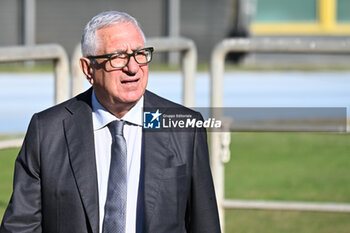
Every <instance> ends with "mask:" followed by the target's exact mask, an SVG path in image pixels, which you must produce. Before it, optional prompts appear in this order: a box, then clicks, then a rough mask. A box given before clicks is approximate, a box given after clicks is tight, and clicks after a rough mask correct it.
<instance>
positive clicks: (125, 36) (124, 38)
mask: <svg viewBox="0 0 350 233" xmlns="http://www.w3.org/2000/svg"><path fill="white" fill-rule="evenodd" d="M97 35H98V36H97V39H98V44H99V46H98V47H99V49H98V50H100V51H101V52H105V53H112V52H124V51H128V50H137V49H141V48H143V47H144V41H143V36H142V34H141V32H140V30H139V29H138V28H137V27H136V26H135V25H133V24H132V23H118V24H114V25H110V26H106V27H103V28H100V29H99V30H98V31H97Z"/></svg>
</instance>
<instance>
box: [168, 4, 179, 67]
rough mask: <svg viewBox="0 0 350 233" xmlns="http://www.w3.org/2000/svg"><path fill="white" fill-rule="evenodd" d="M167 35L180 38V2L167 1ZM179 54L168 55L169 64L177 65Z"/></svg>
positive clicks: (171, 53)
mask: <svg viewBox="0 0 350 233" xmlns="http://www.w3.org/2000/svg"><path fill="white" fill-rule="evenodd" d="M168 35H169V37H175V38H177V37H179V36H180V0H168ZM179 60H180V54H179V52H170V53H169V60H168V61H169V64H170V65H172V66H177V65H179Z"/></svg>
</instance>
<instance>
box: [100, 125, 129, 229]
mask: <svg viewBox="0 0 350 233" xmlns="http://www.w3.org/2000/svg"><path fill="white" fill-rule="evenodd" d="M123 127H124V121H118V120H116V121H112V122H111V123H109V124H108V128H109V131H110V132H111V134H112V148H111V164H110V168H109V178H108V188H107V199H106V204H105V216H104V219H103V230H102V232H103V233H125V224H126V197H127V153H126V142H125V139H124V137H123Z"/></svg>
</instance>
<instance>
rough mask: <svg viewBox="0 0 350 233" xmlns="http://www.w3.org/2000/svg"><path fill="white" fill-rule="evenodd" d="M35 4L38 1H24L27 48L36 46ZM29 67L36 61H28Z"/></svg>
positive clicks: (24, 34)
mask: <svg viewBox="0 0 350 233" xmlns="http://www.w3.org/2000/svg"><path fill="white" fill-rule="evenodd" d="M35 4H36V0H24V2H23V5H22V6H23V11H22V12H23V14H24V16H23V17H22V20H23V22H22V24H23V29H22V30H23V34H22V36H23V43H24V45H25V46H33V45H35V14H36V11H35ZM25 64H26V65H27V66H33V65H34V61H27V62H26V63H25Z"/></svg>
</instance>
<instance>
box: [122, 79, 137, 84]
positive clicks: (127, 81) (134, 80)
mask: <svg viewBox="0 0 350 233" xmlns="http://www.w3.org/2000/svg"><path fill="white" fill-rule="evenodd" d="M139 80H140V79H139V78H138V79H131V80H123V81H121V83H122V84H128V83H136V82H138V81H139Z"/></svg>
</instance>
